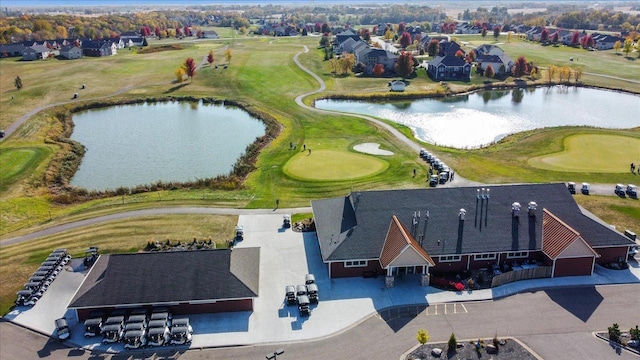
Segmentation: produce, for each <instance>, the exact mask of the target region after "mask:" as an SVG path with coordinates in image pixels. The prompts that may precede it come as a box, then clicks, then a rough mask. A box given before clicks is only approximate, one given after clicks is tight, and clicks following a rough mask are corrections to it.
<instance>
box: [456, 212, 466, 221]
mask: <svg viewBox="0 0 640 360" xmlns="http://www.w3.org/2000/svg"><path fill="white" fill-rule="evenodd" d="M466 214H467V210H465V209H460V213H458V216H459V217H460V221H464V216H465V215H466Z"/></svg>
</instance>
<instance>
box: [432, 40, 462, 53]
mask: <svg viewBox="0 0 640 360" xmlns="http://www.w3.org/2000/svg"><path fill="white" fill-rule="evenodd" d="M458 51H462V53H463V54H465V51H464V50H462V49H461V48H460V44H458V43H457V42H455V41H447V40H441V41H440V47H439V48H438V56H447V55H451V56H454V55H455V54H456V53H457V52H458Z"/></svg>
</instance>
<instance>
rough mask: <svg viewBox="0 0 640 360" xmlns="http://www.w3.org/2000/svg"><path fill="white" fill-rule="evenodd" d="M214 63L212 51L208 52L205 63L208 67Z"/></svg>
mask: <svg viewBox="0 0 640 360" xmlns="http://www.w3.org/2000/svg"><path fill="white" fill-rule="evenodd" d="M214 61H215V59H214V57H213V50H209V55H207V62H208V63H209V65H211V64H213V62H214Z"/></svg>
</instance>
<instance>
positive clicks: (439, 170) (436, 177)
mask: <svg viewBox="0 0 640 360" xmlns="http://www.w3.org/2000/svg"><path fill="white" fill-rule="evenodd" d="M420 157H421V158H422V159H423V160H424V161H426V162H428V163H429V164H430V165H431V167H432V168H433V169H435V173H432V174H430V176H429V186H431V187H436V186H438V184H445V183H446V182H447V181H449V178H450V177H451V169H450V168H449V167H448V166H447V165H446V164H445V163H444V162H443V161H442V160H440V159H438V157H437V156H435V155H433V154H432V153H430V152H428V151H427V150H426V149H420Z"/></svg>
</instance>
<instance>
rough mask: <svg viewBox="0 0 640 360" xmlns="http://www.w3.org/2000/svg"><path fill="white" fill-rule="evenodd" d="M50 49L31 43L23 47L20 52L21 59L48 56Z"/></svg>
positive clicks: (29, 59) (44, 57)
mask: <svg viewBox="0 0 640 360" xmlns="http://www.w3.org/2000/svg"><path fill="white" fill-rule="evenodd" d="M50 53H51V50H50V49H49V48H48V47H46V46H44V45H38V44H33V45H31V46H29V47H27V48H25V49H24V51H23V52H22V60H24V61H33V60H41V59H46V58H48V57H49V54H50Z"/></svg>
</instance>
